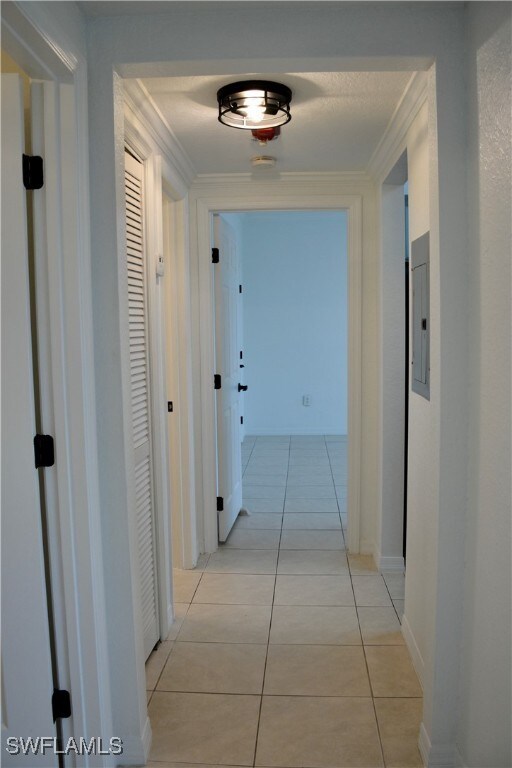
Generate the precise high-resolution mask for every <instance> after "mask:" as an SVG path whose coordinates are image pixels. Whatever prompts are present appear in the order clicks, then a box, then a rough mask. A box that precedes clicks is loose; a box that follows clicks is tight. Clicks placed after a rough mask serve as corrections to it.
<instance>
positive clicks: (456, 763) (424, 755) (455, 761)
mask: <svg viewBox="0 0 512 768" xmlns="http://www.w3.org/2000/svg"><path fill="white" fill-rule="evenodd" d="M418 747H419V750H420V755H421V759H422V760H423V763H424V765H425V766H426V768H466V764H465V763H464V761H463V759H462V757H461V755H460V752H459V750H458V749H457V746H456V745H455V744H439V745H436V744H434V745H433V744H432V742H431V741H430V737H429V735H428V733H427V730H426V728H425V726H424V724H423V723H422V724H421V726H420V737H419V740H418Z"/></svg>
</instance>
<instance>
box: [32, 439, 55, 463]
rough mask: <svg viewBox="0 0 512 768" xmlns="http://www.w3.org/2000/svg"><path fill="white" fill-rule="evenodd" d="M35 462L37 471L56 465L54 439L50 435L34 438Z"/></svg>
mask: <svg viewBox="0 0 512 768" xmlns="http://www.w3.org/2000/svg"><path fill="white" fill-rule="evenodd" d="M34 461H35V464H36V469H39V467H53V465H54V464H55V449H54V445H53V437H51V436H50V435H36V436H35V437H34Z"/></svg>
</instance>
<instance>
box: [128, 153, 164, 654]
mask: <svg viewBox="0 0 512 768" xmlns="http://www.w3.org/2000/svg"><path fill="white" fill-rule="evenodd" d="M143 192H144V190H143V166H142V164H141V163H139V162H137V160H135V159H134V158H133V157H132V156H131V155H130V154H128V152H125V193H126V259H127V268H128V312H129V320H128V322H129V335H130V376H131V409H132V439H133V450H134V457H135V494H136V497H135V507H136V515H137V534H138V550H139V563H140V578H141V584H140V592H141V602H142V605H141V615H142V622H143V629H144V653H145V656H146V658H147V657H148V656H149V654H150V653H151V651H152V650H153V648H154V646H155V644H156V643H157V642H158V640H159V635H160V632H159V621H158V598H157V573H156V547H155V510H154V493H153V467H152V459H151V415H150V414H151V412H150V400H149V392H150V386H149V362H148V312H147V289H146V280H147V274H146V273H147V269H146V257H145V251H144V222H143Z"/></svg>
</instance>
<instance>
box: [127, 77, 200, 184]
mask: <svg viewBox="0 0 512 768" xmlns="http://www.w3.org/2000/svg"><path fill="white" fill-rule="evenodd" d="M124 93H125V103H126V106H127V108H128V109H129V110H131V111H132V113H133V114H134V115H135V116H136V118H137V119H138V120H139V121H141V122H143V123H144V126H145V128H146V130H147V131H148V133H149V134H150V136H151V138H152V139H153V141H154V142H155V144H156V145H157V146H158V147H159V149H160V151H161V152H162V154H163V155H164V157H166V158H167V159H168V160H169V162H170V163H171V164H172V165H173V166H174V169H175V171H176V172H177V173H178V174H179V176H181V179H182V180H183V182H184V184H185V186H186V187H187V188H189V187H190V186H191V184H192V182H193V180H194V179H195V177H196V175H197V174H196V170H195V168H194V166H193V164H192V161H191V160H190V158H189V156H188V155H187V153H186V152H185V150H184V149H183V147H182V145H181V144H180V142H179V140H178V139H177V137H176V136H175V134H174V133H173V131H172V129H171V127H170V126H169V124H168V123H167V121H166V119H165V117H164V116H163V114H162V113H161V111H160V110H159V108H158V107H157V105H156V104H155V102H154V100H153V98H152V96H151V94H150V93H149V92H148V90H147V89H146V88H145V86H144V85H143V83H142V82H141V81H140V80H129V79H127V80H125V81H124Z"/></svg>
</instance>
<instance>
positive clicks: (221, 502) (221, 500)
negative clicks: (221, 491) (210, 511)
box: [217, 496, 224, 512]
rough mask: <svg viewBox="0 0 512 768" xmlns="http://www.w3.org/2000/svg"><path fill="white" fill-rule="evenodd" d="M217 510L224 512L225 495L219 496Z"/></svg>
mask: <svg viewBox="0 0 512 768" xmlns="http://www.w3.org/2000/svg"><path fill="white" fill-rule="evenodd" d="M217 512H224V497H223V496H217Z"/></svg>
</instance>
